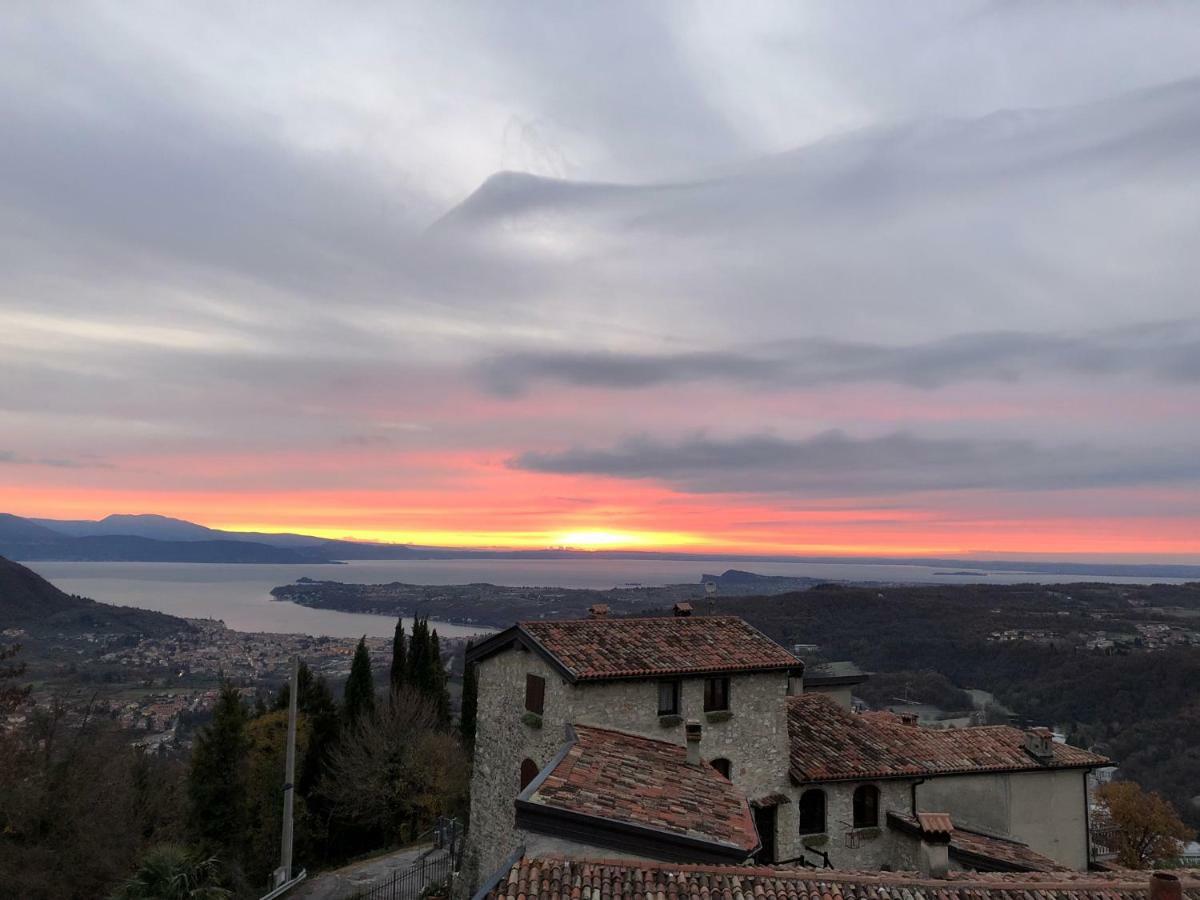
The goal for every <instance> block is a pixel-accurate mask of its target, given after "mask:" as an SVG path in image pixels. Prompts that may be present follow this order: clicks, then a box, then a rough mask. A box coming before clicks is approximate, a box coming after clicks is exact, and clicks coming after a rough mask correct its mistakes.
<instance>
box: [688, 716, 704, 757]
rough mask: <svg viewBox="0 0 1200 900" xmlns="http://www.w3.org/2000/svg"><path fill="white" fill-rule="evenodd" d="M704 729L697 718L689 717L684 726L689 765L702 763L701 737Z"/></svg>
mask: <svg viewBox="0 0 1200 900" xmlns="http://www.w3.org/2000/svg"><path fill="white" fill-rule="evenodd" d="M701 734H702V731H701V728H700V723H699V722H698V721H696V720H695V719H688V721H687V724H686V725H685V726H684V736H685V737H686V738H687V761H688V765H691V766H698V765H700V737H701Z"/></svg>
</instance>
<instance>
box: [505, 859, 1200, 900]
mask: <svg viewBox="0 0 1200 900" xmlns="http://www.w3.org/2000/svg"><path fill="white" fill-rule="evenodd" d="M520 862H524V863H526V864H527V865H528V866H541V865H544V864H547V863H551V864H559V865H568V866H573V867H584V866H588V867H597V866H598V867H607V868H615V869H623V870H631V871H633V872H665V873H670V872H687V873H701V874H705V873H707V874H713V875H725V876H730V877H734V878H772V879H776V880H792V881H804V882H809V883H812V884H816V885H822V884H830V885H834V884H871V885H880V886H886V885H896V886H901V885H902V886H905V887H922V888H940V889H941V890H943V891H952V892H958V891H960V890H962V889H970V888H980V889H997V888H1000V889H1007V890H1009V891H1023V892H1024V891H1031V892H1035V893H1036V892H1041V891H1050V890H1063V891H1073V892H1078V891H1084V890H1097V891H1109V892H1115V891H1119V890H1122V889H1126V890H1127V889H1134V890H1139V891H1141V890H1148V888H1149V881H1150V874H1151V873H1150V871H1148V870H1140V869H1138V870H1134V869H1118V870H1115V871H1112V872H1110V873H1104V874H1100V873H1096V872H1078V873H1075V872H1073V871H1071V872H952V873H950V874H949V876H948V877H947V878H944V879H939V878H933V877H931V876H927V875H921V874H920V873H918V872H904V871H898V872H881V871H858V870H852V869H810V868H789V867H779V866H742V865H724V864H720V863H672V862H660V861H651V860H641V859H628V858H625V859H622V858H620V857H569V856H564V855H559V854H545V855H539V856H536V857H532V858H528V859H525V860H521V861H520ZM1171 874H1173V875H1175V876H1176V877H1178V878H1179V880H1180V882H1181V884H1182V885H1183V886H1184V887H1185V888H1188V889H1192V888H1200V870H1196V869H1174V870H1172V871H1171ZM1076 875H1077V876H1078V877H1072V876H1076Z"/></svg>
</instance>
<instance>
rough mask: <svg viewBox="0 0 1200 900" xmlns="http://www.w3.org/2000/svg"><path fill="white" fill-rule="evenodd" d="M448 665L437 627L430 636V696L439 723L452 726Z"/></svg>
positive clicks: (446, 726)
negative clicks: (444, 661) (444, 657)
mask: <svg viewBox="0 0 1200 900" xmlns="http://www.w3.org/2000/svg"><path fill="white" fill-rule="evenodd" d="M446 680H447V679H446V666H445V665H444V664H443V663H442V645H441V642H440V641H438V633H437V629H436V628H435V629H433V633H432V634H431V635H430V636H429V684H430V692H429V696H430V698H431V699H432V700H433V703H434V705H435V706H436V707H437V716H438V723H439V724H440V725H441V726H442V727H443V728H449V727H450V688H449V686H448V685H447V683H446Z"/></svg>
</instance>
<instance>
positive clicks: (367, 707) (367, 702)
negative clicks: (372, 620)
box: [342, 635, 375, 725]
mask: <svg viewBox="0 0 1200 900" xmlns="http://www.w3.org/2000/svg"><path fill="white" fill-rule="evenodd" d="M342 705H343V713H344V715H345V719H346V724H348V725H353V724H354V723H355V722H356V721H358V718H359V716H361V715H363V714H364V713H366V714H367V715H370V714H371V713H373V712H374V711H375V678H374V676H373V675H372V674H371V657H370V654H368V653H367V637H366V635H363V637H362V639H361V640H360V641H359V642H358V647H357V648H356V649H355V651H354V661H353V662H352V663H351V664H350V677H349V678H347V679H346V692H345V694H344V696H343V702H342Z"/></svg>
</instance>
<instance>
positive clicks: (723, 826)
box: [518, 725, 758, 857]
mask: <svg viewBox="0 0 1200 900" xmlns="http://www.w3.org/2000/svg"><path fill="white" fill-rule="evenodd" d="M574 731H575V741H574V743H573V744H572V745H570V746H569V749H568V750H567V752H566V753H565V755H563V756H562V757H561V758H560V759H559V760H558V761H557V763H556V764H555V765H554V768H553V769H552V770H551V771H550V772H549V773H548V774H547V775H546V777H545V778H544V779H543V780H541V781H540V782H536V781H535V782H534V783H533V784H532V785H531V786H530V788H531V789H530V790H528V791H527V792H526V793H525V794H523V795H522V797H521V799H520V800H519V801H518V806H520V805H521V803H525V804H532V805H535V806H541V807H549V808H554V809H558V810H563V811H566V812H570V813H574V814H577V815H580V816H591V817H598V818H601V819H605V820H607V821H610V822H620V823H624V824H627V825H633V826H638V827H641V828H649V829H653V830H655V831H659V832H667V833H669V834H673V835H679V836H683V837H687V838H692V839H694V840H698V841H704V842H707V843H711V844H716V845H719V846H721V847H724V848H735V849H736V850H738V851H740V853H741V856H743V857H744V856H746V855H749V854H750V853H751V852H753V851H754V850H755V849H757V848H758V832H757V831H756V830H755V827H754V817H753V814H752V813H751V811H750V806H749V804H748V803H747V801H746V795H745V794H743V793H742V791H741V790H740V789H739V788H737V787H735V786H734V785H733V784H731V783H730V782H729V781H727V780H726V779H724V778H723V777H721V775H720V774H719V773H718V772H717V771H716V769H714V768H712V767H711V766H709V765H708V764H707V763H700V764H698V765H696V764H689V763H688V762H687V750H686V749H685V748H684V747H683V746H681V745H679V744H672V743H668V742H667V741H657V740H654V739H652V738H647V737H641V736H639V735H633V734H626V733H625V732H622V731H612V730H609V729H606V728H595V727H592V726H590V725H576V726H574Z"/></svg>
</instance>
